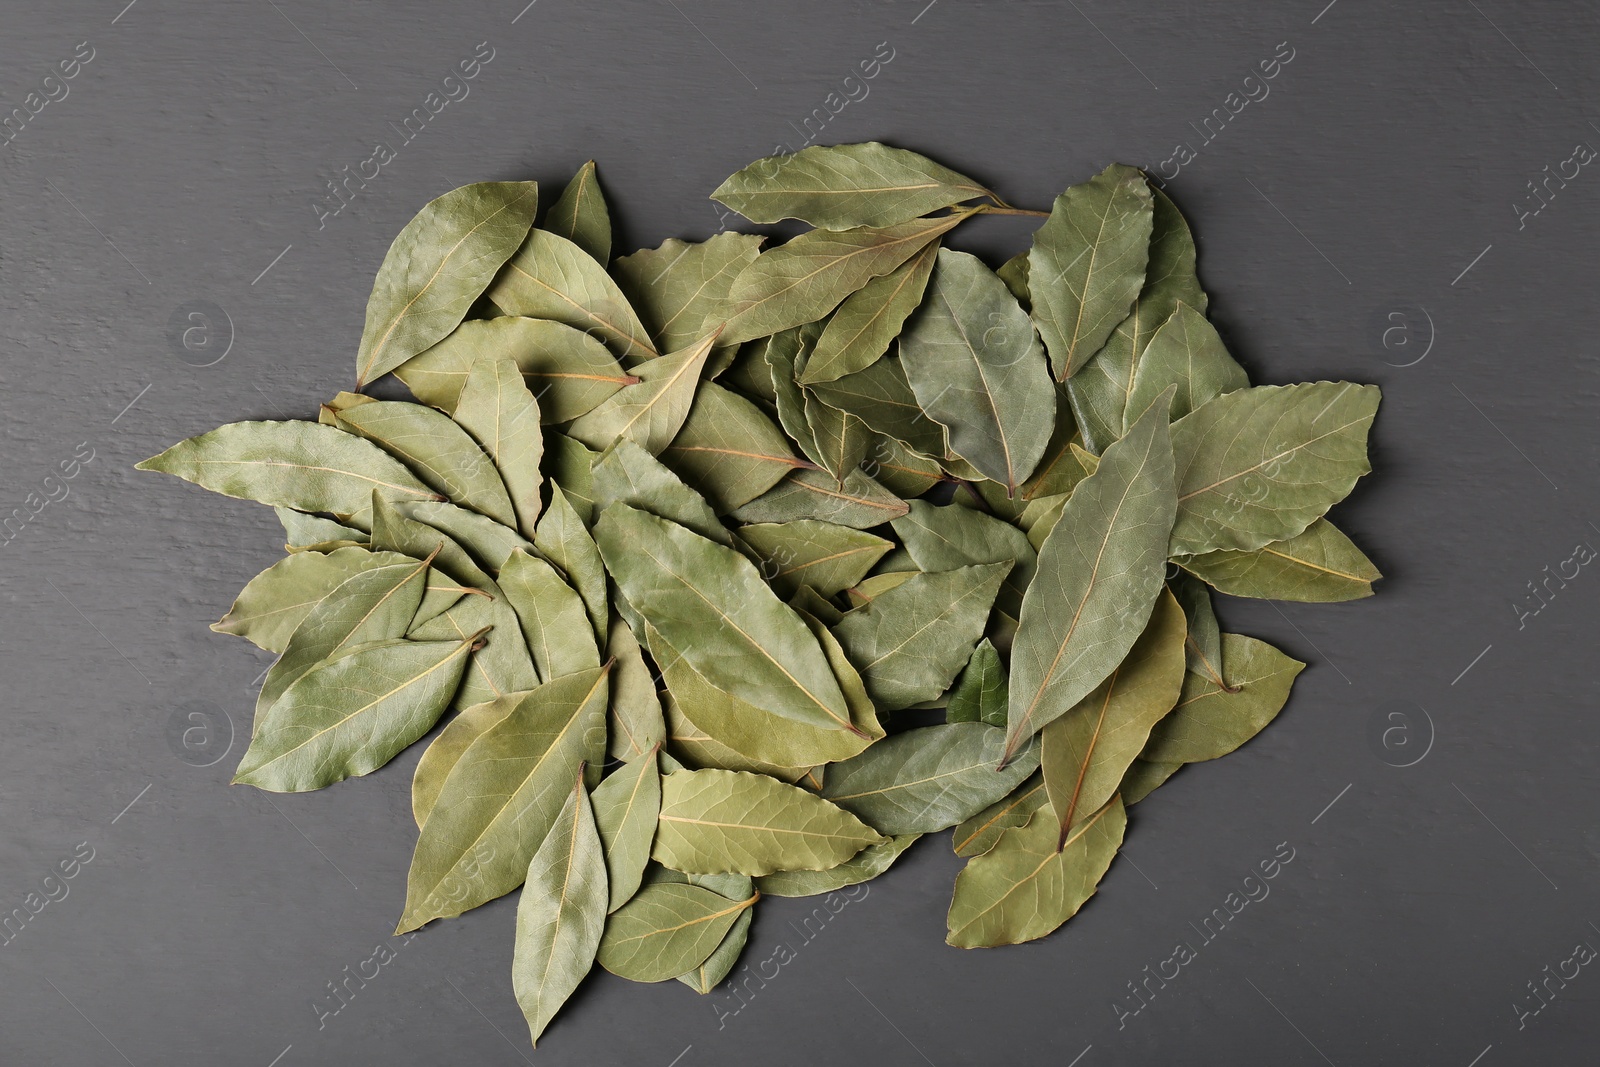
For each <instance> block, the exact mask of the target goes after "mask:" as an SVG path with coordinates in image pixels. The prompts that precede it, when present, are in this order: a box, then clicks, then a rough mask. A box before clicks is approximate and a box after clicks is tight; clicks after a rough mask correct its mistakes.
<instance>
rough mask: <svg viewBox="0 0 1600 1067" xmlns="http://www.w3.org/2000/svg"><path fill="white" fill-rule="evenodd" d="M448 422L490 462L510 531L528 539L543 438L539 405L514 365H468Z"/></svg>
mask: <svg viewBox="0 0 1600 1067" xmlns="http://www.w3.org/2000/svg"><path fill="white" fill-rule="evenodd" d="M454 418H455V420H456V422H458V423H460V424H461V425H462V426H463V427H465V428H466V430H467V432H468V433H470V434H471V435H472V436H473V438H474V439H475V440H476V441H477V442H478V444H480V445H482V446H483V450H484V451H485V452H487V453H488V454H489V458H490V459H492V460H493V461H494V465H495V469H496V470H497V471H499V473H500V479H501V481H502V482H504V483H505V488H506V492H507V494H508V495H509V496H510V498H511V508H512V511H513V513H514V515H515V517H516V524H515V525H516V527H517V529H518V530H520V531H522V534H523V536H525V537H532V536H533V528H534V523H535V522H536V521H538V518H539V508H540V506H541V505H540V502H539V486H540V485H541V484H542V482H543V479H542V478H541V477H540V476H539V463H540V462H541V461H542V460H543V459H544V433H543V431H541V430H540V429H539V405H538V403H537V402H536V401H535V400H534V399H533V394H532V393H530V392H528V386H527V384H526V383H525V382H524V381H523V380H522V372H521V371H520V370H519V369H518V368H517V365H516V364H515V363H513V362H512V361H511V360H509V359H495V360H485V361H484V362H482V363H477V364H474V365H473V368H472V370H470V371H469V372H468V373H467V381H466V384H465V385H464V386H462V389H461V396H460V399H459V402H458V403H457V404H456V410H455V413H454Z"/></svg>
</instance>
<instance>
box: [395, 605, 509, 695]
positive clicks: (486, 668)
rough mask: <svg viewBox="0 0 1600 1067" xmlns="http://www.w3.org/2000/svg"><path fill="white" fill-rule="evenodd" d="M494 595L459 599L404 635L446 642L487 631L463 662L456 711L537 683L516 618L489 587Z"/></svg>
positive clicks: (416, 638)
mask: <svg viewBox="0 0 1600 1067" xmlns="http://www.w3.org/2000/svg"><path fill="white" fill-rule="evenodd" d="M495 594H496V595H495V596H494V597H493V598H492V599H491V598H489V597H478V596H473V597H464V598H463V599H462V600H461V602H460V603H458V604H457V605H456V606H455V607H453V608H451V609H450V610H449V611H447V612H445V613H444V614H443V615H440V616H439V617H438V618H436V619H430V620H429V621H428V622H426V623H423V624H422V625H420V626H413V627H412V628H411V632H410V633H409V634H407V635H406V636H408V637H410V638H412V639H413V640H417V641H450V640H460V639H461V638H463V637H466V636H467V635H469V634H474V633H478V632H479V631H487V632H486V633H484V634H483V636H482V638H481V639H480V640H479V645H480V647H479V648H478V650H477V651H475V652H474V653H473V654H472V658H471V659H469V660H468V661H467V669H466V672H465V673H464V674H463V675H462V678H461V689H460V690H459V691H458V692H457V693H456V696H455V700H454V702H453V703H454V706H455V707H457V708H467V707H471V706H472V705H474V704H481V703H483V702H484V701H487V700H494V699H496V698H498V697H503V696H506V695H507V694H510V693H519V692H522V691H524V690H528V689H532V688H533V687H534V686H536V685H538V684H539V681H540V679H539V674H538V671H537V670H536V669H535V668H534V665H533V658H532V657H531V656H529V654H528V644H527V642H526V641H525V640H523V637H522V631H521V629H520V628H519V627H518V624H517V614H516V612H515V611H513V610H512V609H511V605H510V604H508V603H507V602H506V600H505V597H504V595H503V594H501V593H500V590H499V587H496V588H495Z"/></svg>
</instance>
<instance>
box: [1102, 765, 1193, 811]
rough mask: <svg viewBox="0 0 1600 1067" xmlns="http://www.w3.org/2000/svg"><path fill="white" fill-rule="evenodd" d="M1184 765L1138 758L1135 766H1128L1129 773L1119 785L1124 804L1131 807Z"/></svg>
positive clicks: (1119, 793) (1118, 790)
mask: <svg viewBox="0 0 1600 1067" xmlns="http://www.w3.org/2000/svg"><path fill="white" fill-rule="evenodd" d="M1182 766H1183V764H1182V763H1156V762H1154V761H1152V760H1147V759H1136V760H1134V761H1133V766H1131V767H1129V768H1128V773H1127V774H1125V775H1123V778H1122V784H1121V785H1120V786H1118V787H1117V794H1118V795H1119V796H1121V797H1122V802H1123V803H1124V804H1126V805H1128V806H1130V807H1131V806H1133V805H1134V804H1137V803H1139V801H1141V800H1143V799H1144V798H1145V797H1147V796H1149V795H1150V794H1151V793H1154V792H1155V791H1156V789H1157V787H1159V786H1160V785H1161V784H1162V783H1164V782H1165V781H1166V780H1167V779H1168V778H1171V777H1172V776H1173V775H1174V774H1176V773H1177V772H1178V769H1179V768H1181V767H1182Z"/></svg>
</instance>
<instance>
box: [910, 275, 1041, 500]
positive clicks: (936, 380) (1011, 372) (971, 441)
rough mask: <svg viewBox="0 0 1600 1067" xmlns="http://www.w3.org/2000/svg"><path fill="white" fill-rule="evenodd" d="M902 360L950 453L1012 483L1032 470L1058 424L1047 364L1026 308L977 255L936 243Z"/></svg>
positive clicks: (1006, 484)
mask: <svg viewBox="0 0 1600 1067" xmlns="http://www.w3.org/2000/svg"><path fill="white" fill-rule="evenodd" d="M900 362H901V364H902V366H903V367H904V369H905V372H906V378H907V380H908V381H909V382H910V383H911V390H912V392H913V393H915V394H916V397H917V401H918V403H919V404H920V406H921V408H922V410H923V411H924V412H926V413H927V414H928V416H929V417H930V418H932V419H933V420H934V421H935V422H938V423H939V424H941V425H942V426H944V427H945V429H946V430H947V431H948V433H949V440H950V449H951V451H953V452H955V453H956V454H957V455H958V456H960V457H962V458H963V459H965V460H967V461H968V462H970V463H971V464H972V465H973V466H974V467H976V468H977V469H978V470H980V471H982V472H983V474H984V475H985V476H986V477H989V478H992V479H994V480H995V481H997V482H1000V483H1001V484H1003V485H1004V486H1006V487H1007V489H1008V490H1015V488H1016V486H1017V485H1018V484H1019V483H1021V482H1022V481H1024V480H1025V479H1026V478H1027V477H1028V476H1029V475H1030V474H1032V473H1033V469H1034V467H1035V466H1036V465H1037V464H1038V462H1039V458H1040V457H1041V456H1043V455H1044V449H1045V445H1046V444H1047V443H1048V442H1049V440H1050V435H1051V432H1052V431H1053V429H1054V428H1055V407H1056V393H1055V389H1054V388H1052V383H1051V381H1050V370H1049V366H1048V364H1047V363H1046V362H1045V355H1044V348H1043V346H1042V345H1040V343H1039V339H1038V337H1037V336H1035V334H1034V332H1033V327H1032V325H1031V324H1030V323H1029V321H1028V315H1027V313H1026V312H1024V311H1023V310H1022V308H1021V307H1019V306H1018V305H1017V302H1016V300H1015V298H1013V297H1012V296H1011V294H1010V293H1009V292H1007V291H1006V287H1005V283H1003V282H1001V281H1000V279H999V278H997V277H995V274H994V272H993V271H992V270H990V269H989V268H988V267H986V266H984V265H983V263H982V262H981V261H980V260H979V259H978V258H977V257H976V256H970V255H968V254H967V253H965V252H952V251H950V250H949V249H941V250H940V251H939V265H938V267H937V268H936V269H935V270H934V272H933V280H932V281H931V282H929V284H928V294H927V297H926V299H925V300H924V301H923V304H922V306H921V307H920V308H919V309H918V310H917V313H916V314H915V315H914V316H912V318H911V320H910V321H909V322H908V323H907V324H906V329H905V333H904V335H903V336H902V337H901V338H900Z"/></svg>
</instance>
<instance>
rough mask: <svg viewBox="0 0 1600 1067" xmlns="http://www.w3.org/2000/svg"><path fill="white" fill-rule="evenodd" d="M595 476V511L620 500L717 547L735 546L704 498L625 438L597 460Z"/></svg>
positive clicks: (662, 464) (653, 457)
mask: <svg viewBox="0 0 1600 1067" xmlns="http://www.w3.org/2000/svg"><path fill="white" fill-rule="evenodd" d="M593 476H594V504H595V510H596V511H604V510H605V509H606V508H608V507H610V506H611V505H612V504H615V503H618V502H619V501H620V502H621V503H624V504H627V505H628V506H629V507H634V508H638V509H639V510H640V511H648V512H649V513H650V514H652V515H655V516H658V517H659V518H663V519H667V520H669V521H671V522H675V523H677V524H678V525H680V526H687V527H688V528H689V529H691V530H693V531H694V532H695V533H697V534H699V535H700V536H701V537H705V538H708V539H710V540H712V541H716V542H717V543H718V544H723V545H728V546H730V547H732V546H733V544H734V541H733V535H732V534H730V533H729V532H728V528H727V527H726V526H724V525H722V520H720V519H718V518H717V513H716V512H715V511H713V510H712V509H711V505H710V504H709V503H708V502H707V501H706V498H705V497H703V496H701V495H700V494H699V493H697V492H695V491H694V490H693V489H690V488H689V486H688V485H686V484H685V483H684V481H683V479H681V478H679V477H678V476H677V474H676V473H674V472H673V471H672V470H671V469H670V468H668V467H667V465H666V464H665V463H663V462H661V460H659V459H657V458H656V457H655V456H652V455H651V454H650V453H648V452H646V451H645V450H644V449H642V448H640V447H639V446H638V445H636V444H634V443H633V442H632V441H629V440H628V439H626V438H622V439H621V440H618V441H617V442H616V443H615V444H613V445H612V446H611V447H610V448H608V449H606V450H605V452H604V453H602V454H601V456H600V458H599V459H597V460H595V463H594V469H593Z"/></svg>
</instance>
